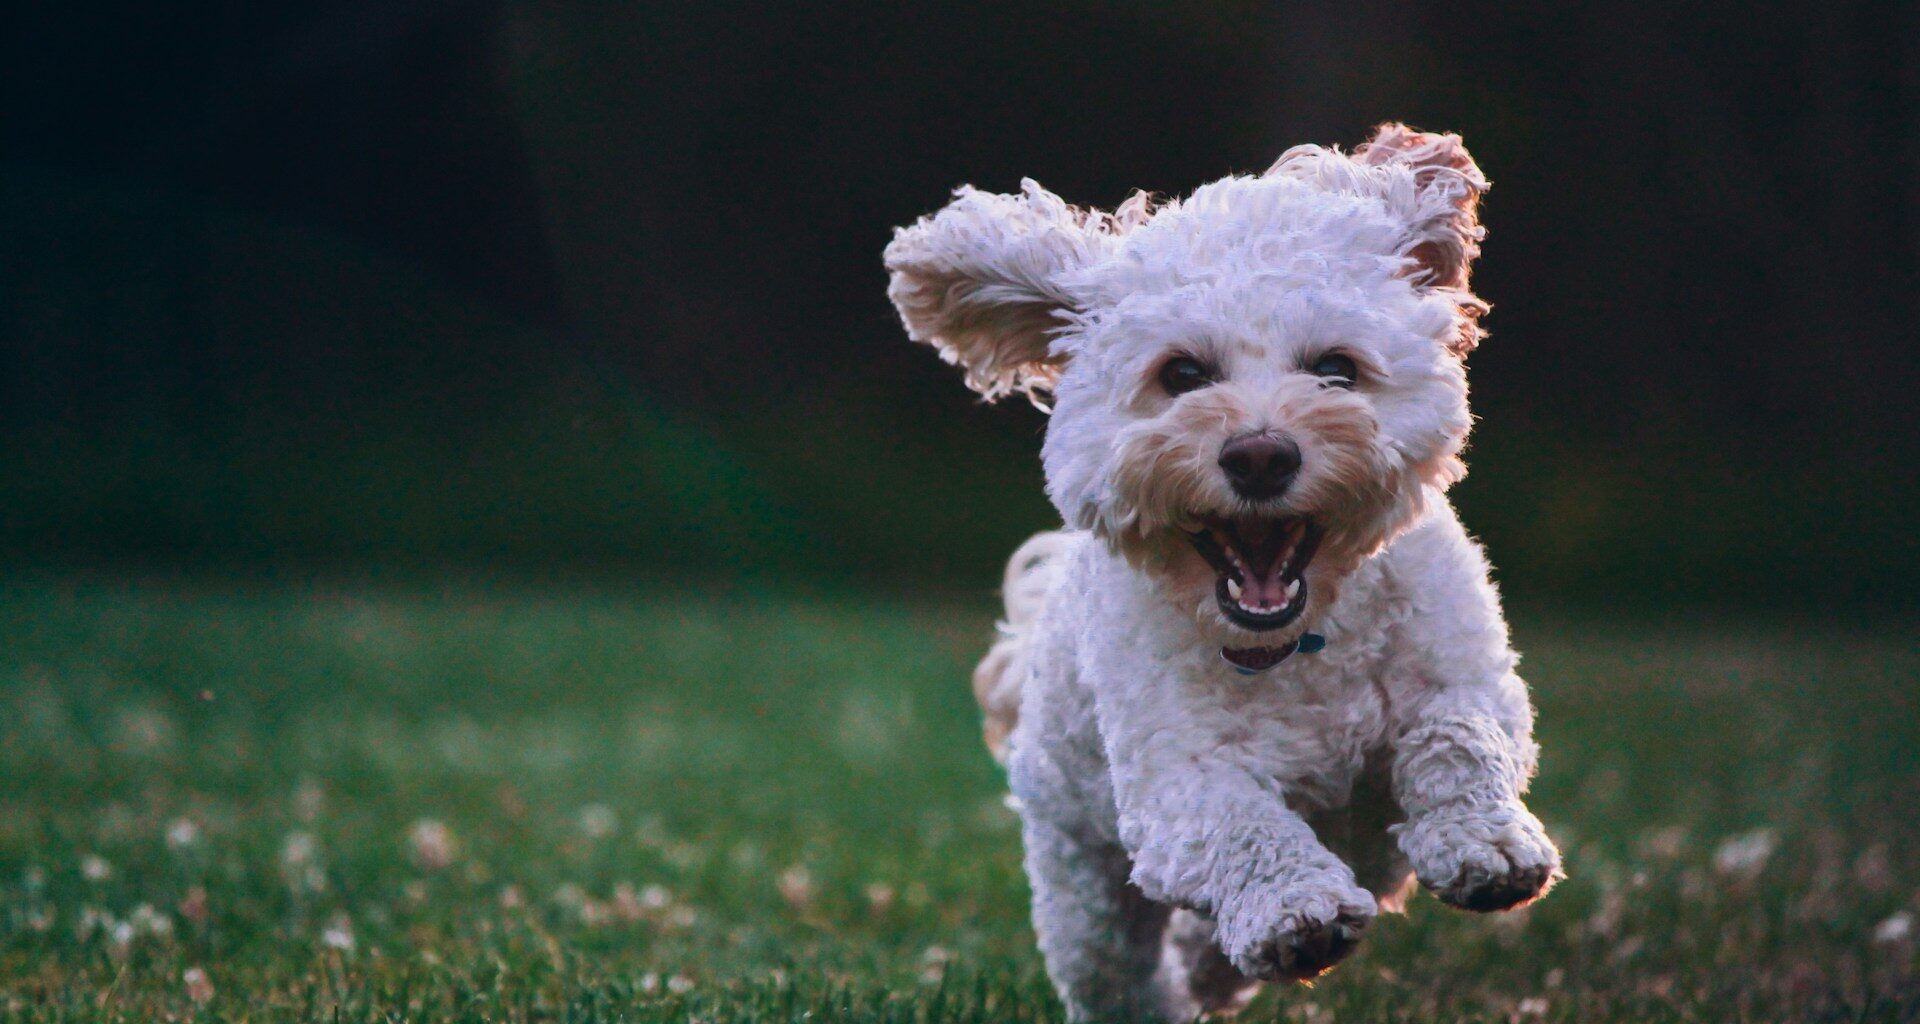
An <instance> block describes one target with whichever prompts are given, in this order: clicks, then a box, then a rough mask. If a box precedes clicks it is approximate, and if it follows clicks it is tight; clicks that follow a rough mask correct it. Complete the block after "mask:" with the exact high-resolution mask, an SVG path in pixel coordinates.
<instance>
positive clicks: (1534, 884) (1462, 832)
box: [1393, 684, 1560, 911]
mask: <svg viewBox="0 0 1920 1024" xmlns="http://www.w3.org/2000/svg"><path fill="white" fill-rule="evenodd" d="M1516 685H1517V684H1516ZM1529 753H1530V751H1529V749H1528V748H1527V747H1526V746H1523V745H1522V744H1521V743H1520V742H1519V741H1518V740H1516V738H1515V737H1513V736H1512V735H1510V734H1509V733H1508V732H1507V731H1506V730H1505V729H1503V728H1501V726H1500V725H1499V723H1497V722H1496V721H1495V720H1494V719H1493V718H1491V717H1489V716H1486V715H1471V714H1467V715H1453V714H1449V715H1443V716H1439V717H1436V718H1433V719H1431V720H1428V721H1425V722H1422V723H1421V724H1420V725H1418V726H1417V727H1415V728H1414V729H1412V730H1410V731H1409V732H1408V733H1407V734H1406V735H1405V736H1404V737H1402V739H1401V741H1400V745H1399V751H1398V753H1397V755H1396V757H1395V759H1394V791H1395V794H1396V795H1397V796H1398V798H1399V801H1400V805H1401V807H1402V808H1404V809H1405V810H1406V813H1407V820H1406V822H1405V823H1403V824H1400V825H1396V826H1394V828H1393V832H1394V835H1395V836H1396V837H1398V839H1399V841H1400V848H1401V849H1402V850H1404V851H1405V852H1406V854H1407V859H1408V860H1410V861H1412V862H1413V870H1414V873H1415V874H1416V875H1418V876H1419V878H1420V883H1421V884H1422V885H1424V886H1426V887H1427V888H1428V889H1429V890H1430V891H1431V892H1432V893H1433V894H1434V895H1435V896H1438V897H1439V898H1440V899H1441V900H1442V901H1443V902H1445V903H1448V904H1450V905H1452V906H1455V907H1459V908H1461V909H1462V910H1478V911H1490V910H1506V909H1508V908H1509V907H1515V906H1519V905H1520V904H1522V903H1526V902H1528V901H1530V900H1533V899H1535V898H1537V897H1539V896H1541V895H1542V894H1544V893H1545V892H1546V891H1547V889H1548V888H1549V887H1550V886H1552V885H1553V883H1554V882H1555V881H1556V880H1557V879H1558V878H1560V851H1559V850H1557V849H1555V848H1554V845H1553V841H1552V840H1551V839H1548V838H1547V832H1546V829H1545V828H1544V827H1542V826H1541V824H1540V819H1539V818H1536V817H1534V816H1533V812H1531V811H1529V810H1527V808H1526V806H1525V805H1524V804H1522V803H1521V802H1520V794H1521V792H1522V791H1523V790H1524V789H1525V787H1526V782H1527V776H1528V774H1529V773H1530V769H1531V767H1532V764H1531V757H1530V756H1529Z"/></svg>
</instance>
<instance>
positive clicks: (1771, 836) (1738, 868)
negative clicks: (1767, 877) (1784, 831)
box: [1713, 828, 1780, 878]
mask: <svg viewBox="0 0 1920 1024" xmlns="http://www.w3.org/2000/svg"><path fill="white" fill-rule="evenodd" d="M1779 845H1780V835H1779V833H1777V832H1775V831H1774V830H1773V829H1770V828H1757V829H1754V830H1753V831H1751V832H1744V833H1741V834H1740V835H1737V836H1734V837H1732V838H1730V839H1728V840H1727V841H1725V842H1723V843H1721V844H1720V848H1719V849H1717V850H1715V851H1714V852H1713V869H1714V870H1715V871H1718V872H1720V873H1721V874H1722V875H1726V876H1728V877H1739V878H1751V877H1753V876H1755V875H1758V874H1759V873H1760V872H1761V870H1762V869H1764V868H1765V867H1766V866H1767V859H1768V858H1769V857H1772V856H1773V851H1774V850H1775V849H1776V848H1778V847H1779Z"/></svg>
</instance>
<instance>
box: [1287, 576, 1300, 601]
mask: <svg viewBox="0 0 1920 1024" xmlns="http://www.w3.org/2000/svg"><path fill="white" fill-rule="evenodd" d="M1299 596H1300V581H1299V580H1298V579H1295V580H1292V581H1291V582H1289V583H1288V584H1287V600H1288V601H1289V602H1291V601H1292V600H1293V599H1294V598H1296V597H1299Z"/></svg>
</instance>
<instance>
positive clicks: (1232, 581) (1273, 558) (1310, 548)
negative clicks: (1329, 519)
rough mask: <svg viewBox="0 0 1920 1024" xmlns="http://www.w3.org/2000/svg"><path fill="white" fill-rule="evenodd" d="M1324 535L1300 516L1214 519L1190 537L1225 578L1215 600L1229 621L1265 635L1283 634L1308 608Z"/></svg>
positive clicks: (1217, 571) (1218, 584) (1205, 523)
mask: <svg viewBox="0 0 1920 1024" xmlns="http://www.w3.org/2000/svg"><path fill="white" fill-rule="evenodd" d="M1320 536H1321V530H1320V528H1319V527H1317V526H1315V525H1314V524H1313V523H1311V522H1309V521H1308V520H1306V519H1304V518H1300V517H1292V518H1285V519H1274V518H1266V517H1260V516H1246V517H1242V518H1237V519H1224V518H1218V517H1208V518H1207V519H1205V520H1204V521H1203V524H1202V526H1201V528H1200V529H1198V530H1195V531H1193V532H1191V533H1189V534H1188V535H1187V537H1188V539H1190V540H1192V541H1193V546H1194V549H1195V550H1196V551H1199V552H1200V557H1201V558H1204V559H1206V560H1207V564H1208V565H1211V566H1213V571H1214V572H1215V573H1217V574H1218V575H1219V580H1218V581H1217V583H1216V584H1215V586H1214V597H1216V598H1217V599H1218V600H1219V602H1220V611H1221V613H1222V614H1224V615H1225V616H1226V617H1227V620H1228V621H1229V622H1232V623H1233V624H1234V625H1236V626H1240V627H1242V628H1244V629H1251V630H1254V631H1256V632H1264V631H1266V630H1270V629H1279V628H1281V627H1283V626H1285V625H1287V624H1288V623H1290V622H1292V621H1293V620H1294V619H1297V618H1299V617H1300V613H1301V612H1302V611H1304V610H1306V607H1307V581H1306V579H1305V578H1304V576H1305V573H1306V571H1307V563H1308V562H1311V561H1313V553H1314V550H1315V549H1317V548H1318V547H1319V546H1320Z"/></svg>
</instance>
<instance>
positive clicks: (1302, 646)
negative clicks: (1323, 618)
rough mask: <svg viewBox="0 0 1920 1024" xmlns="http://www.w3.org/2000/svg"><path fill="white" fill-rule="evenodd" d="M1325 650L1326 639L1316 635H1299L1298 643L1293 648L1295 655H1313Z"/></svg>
mask: <svg viewBox="0 0 1920 1024" xmlns="http://www.w3.org/2000/svg"><path fill="white" fill-rule="evenodd" d="M1326 649H1327V638H1326V637H1324V636H1321V635H1320V634H1318V633H1302V634H1300V643H1299V644H1298V645H1297V646H1296V647H1294V649H1293V652H1294V653H1295V654H1313V653H1316V652H1318V651H1324V650H1326Z"/></svg>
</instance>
